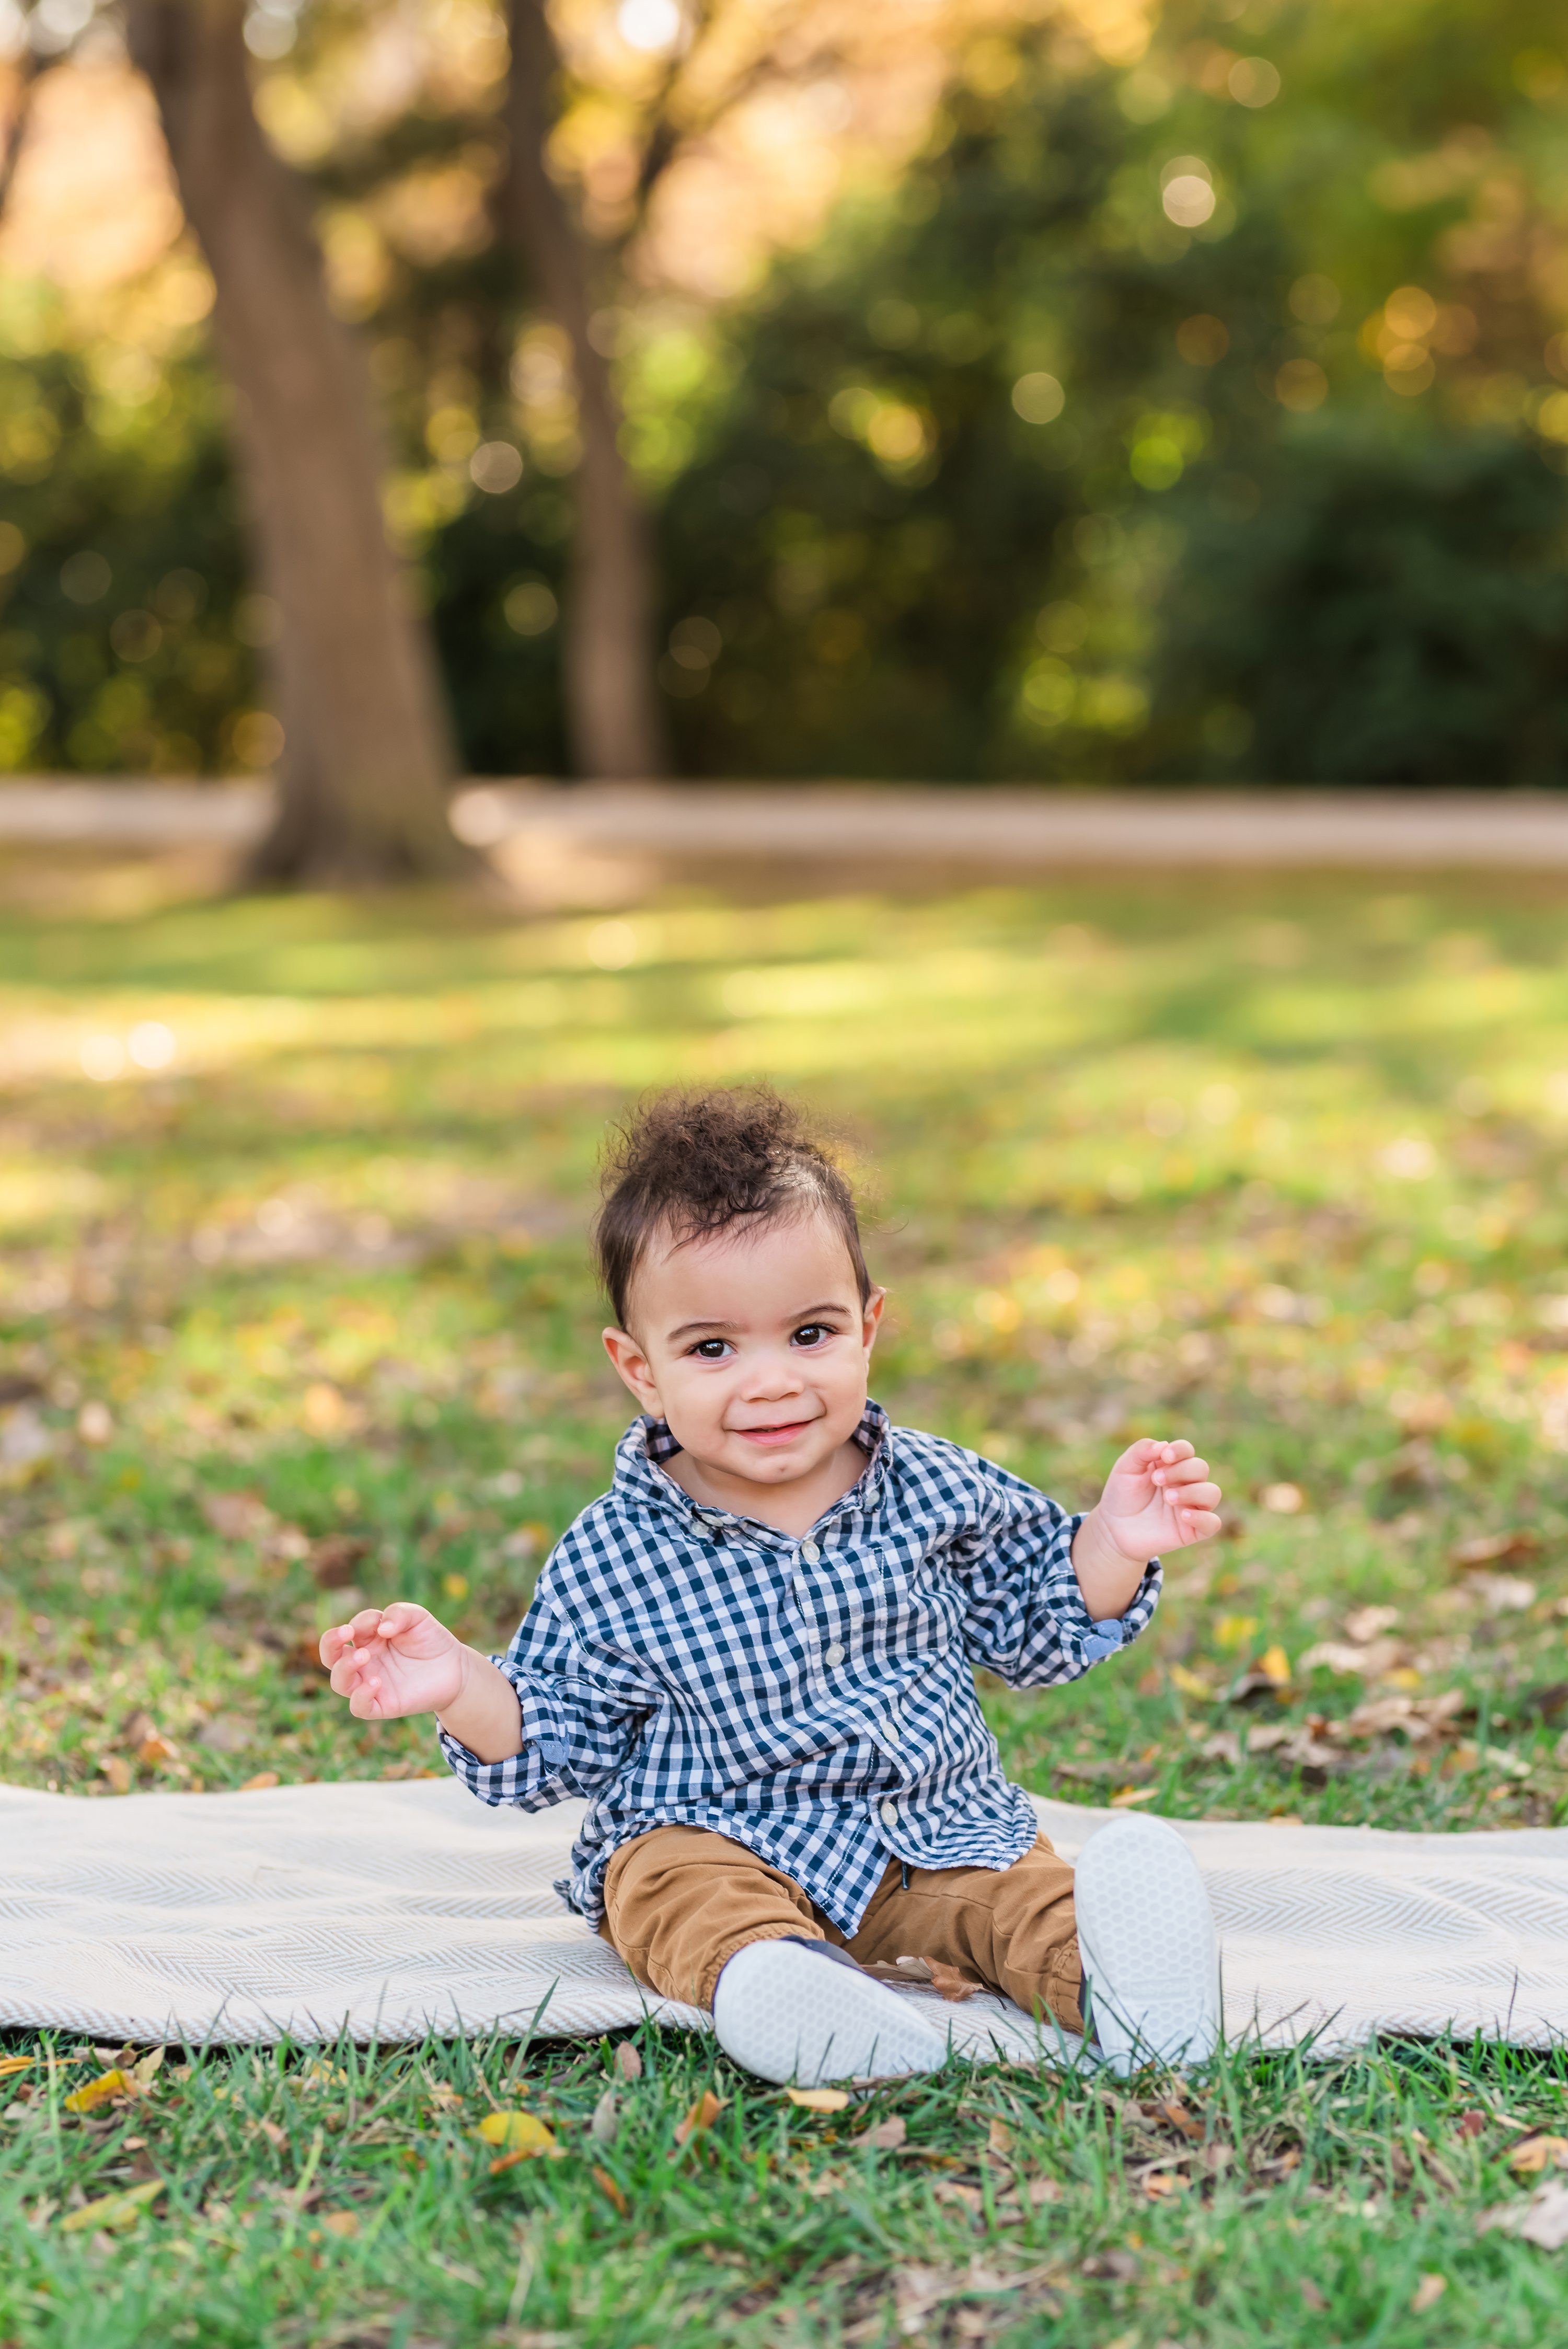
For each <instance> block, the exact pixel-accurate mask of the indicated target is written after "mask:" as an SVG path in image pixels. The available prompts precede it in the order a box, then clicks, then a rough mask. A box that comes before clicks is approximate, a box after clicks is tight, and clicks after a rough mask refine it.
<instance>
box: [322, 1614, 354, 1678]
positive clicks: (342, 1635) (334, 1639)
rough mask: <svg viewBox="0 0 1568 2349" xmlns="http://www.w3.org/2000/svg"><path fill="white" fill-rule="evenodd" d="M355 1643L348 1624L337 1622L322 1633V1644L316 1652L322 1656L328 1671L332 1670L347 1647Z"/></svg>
mask: <svg viewBox="0 0 1568 2349" xmlns="http://www.w3.org/2000/svg"><path fill="white" fill-rule="evenodd" d="M353 1644H354V1641H353V1637H352V1635H351V1633H350V1631H349V1629H348V1626H347V1624H346V1623H335V1624H333V1626H332V1628H331V1629H330V1630H326V1631H324V1632H323V1633H322V1635H321V1645H320V1647H319V1648H318V1649H317V1650H316V1653H317V1655H319V1656H320V1658H321V1661H322V1662H323V1663H324V1664H325V1667H326V1669H327V1671H331V1670H332V1668H333V1666H334V1664H335V1663H336V1661H337V1660H338V1658H339V1656H341V1655H342V1654H343V1652H344V1651H345V1649H346V1648H350V1647H352V1646H353Z"/></svg>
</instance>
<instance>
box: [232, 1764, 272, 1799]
mask: <svg viewBox="0 0 1568 2349" xmlns="http://www.w3.org/2000/svg"><path fill="white" fill-rule="evenodd" d="M279 1783H280V1781H279V1778H278V1774H277V1772H276V1771H275V1770H258V1771H257V1773H256V1775H255V1776H254V1777H253V1778H242V1780H241V1781H240V1792H241V1794H242V1795H259V1794H261V1793H262V1792H263V1790H264V1789H265V1788H266V1787H268V1786H275V1785H278V1784H279Z"/></svg>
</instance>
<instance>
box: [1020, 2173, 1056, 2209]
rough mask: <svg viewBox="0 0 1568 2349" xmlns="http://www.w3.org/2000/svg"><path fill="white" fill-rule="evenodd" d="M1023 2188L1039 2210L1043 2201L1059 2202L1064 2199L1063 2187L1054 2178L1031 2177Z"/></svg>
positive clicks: (1027, 2197)
mask: <svg viewBox="0 0 1568 2349" xmlns="http://www.w3.org/2000/svg"><path fill="white" fill-rule="evenodd" d="M1023 2190H1024V2193H1025V2196H1026V2199H1028V2200H1029V2201H1030V2202H1032V2203H1033V2205H1034V2207H1035V2209H1039V2208H1040V2206H1041V2205H1042V2203H1046V2202H1059V2201H1060V2200H1061V2199H1062V2189H1061V2188H1060V2187H1059V2186H1058V2185H1057V2181H1056V2179H1055V2178H1030V2180H1029V2182H1028V2184H1027V2185H1026V2187H1025V2188H1024V2189H1023Z"/></svg>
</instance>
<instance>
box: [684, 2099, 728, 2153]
mask: <svg viewBox="0 0 1568 2349" xmlns="http://www.w3.org/2000/svg"><path fill="white" fill-rule="evenodd" d="M724 2104H725V2100H724V2098H723V2097H722V2096H716V2095H714V2093H713V2090H712V2089H711V2088H705V2089H704V2090H703V2092H702V2094H701V2095H700V2096H699V2097H698V2098H697V2100H696V2104H695V2105H694V2106H692V2108H691V2110H690V2112H689V2113H687V2115H686V2118H685V2120H684V2121H681V2122H679V2123H677V2125H676V2144H677V2145H688V2144H689V2143H690V2141H691V2139H692V2138H693V2137H700V2136H701V2135H702V2133H703V2131H704V2130H705V2129H710V2128H711V2127H713V2125H714V2123H715V2121H716V2120H717V2118H718V2116H719V2115H720V2113H721V2112H723V2110H724Z"/></svg>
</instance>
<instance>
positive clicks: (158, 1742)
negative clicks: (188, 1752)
mask: <svg viewBox="0 0 1568 2349" xmlns="http://www.w3.org/2000/svg"><path fill="white" fill-rule="evenodd" d="M136 1758H137V1760H138V1761H139V1763H140V1764H141V1766H142V1768H143V1769H144V1770H156V1769H157V1768H158V1767H159V1765H160V1763H164V1762H178V1761H179V1759H180V1748H179V1747H178V1745H176V1744H175V1743H174V1740H173V1739H172V1738H171V1737H165V1735H164V1734H163V1732H162V1730H161V1729H150V1730H149V1731H148V1733H147V1735H146V1736H145V1737H144V1738H143V1739H142V1741H141V1743H140V1744H139V1746H138V1747H137V1749H136Z"/></svg>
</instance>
